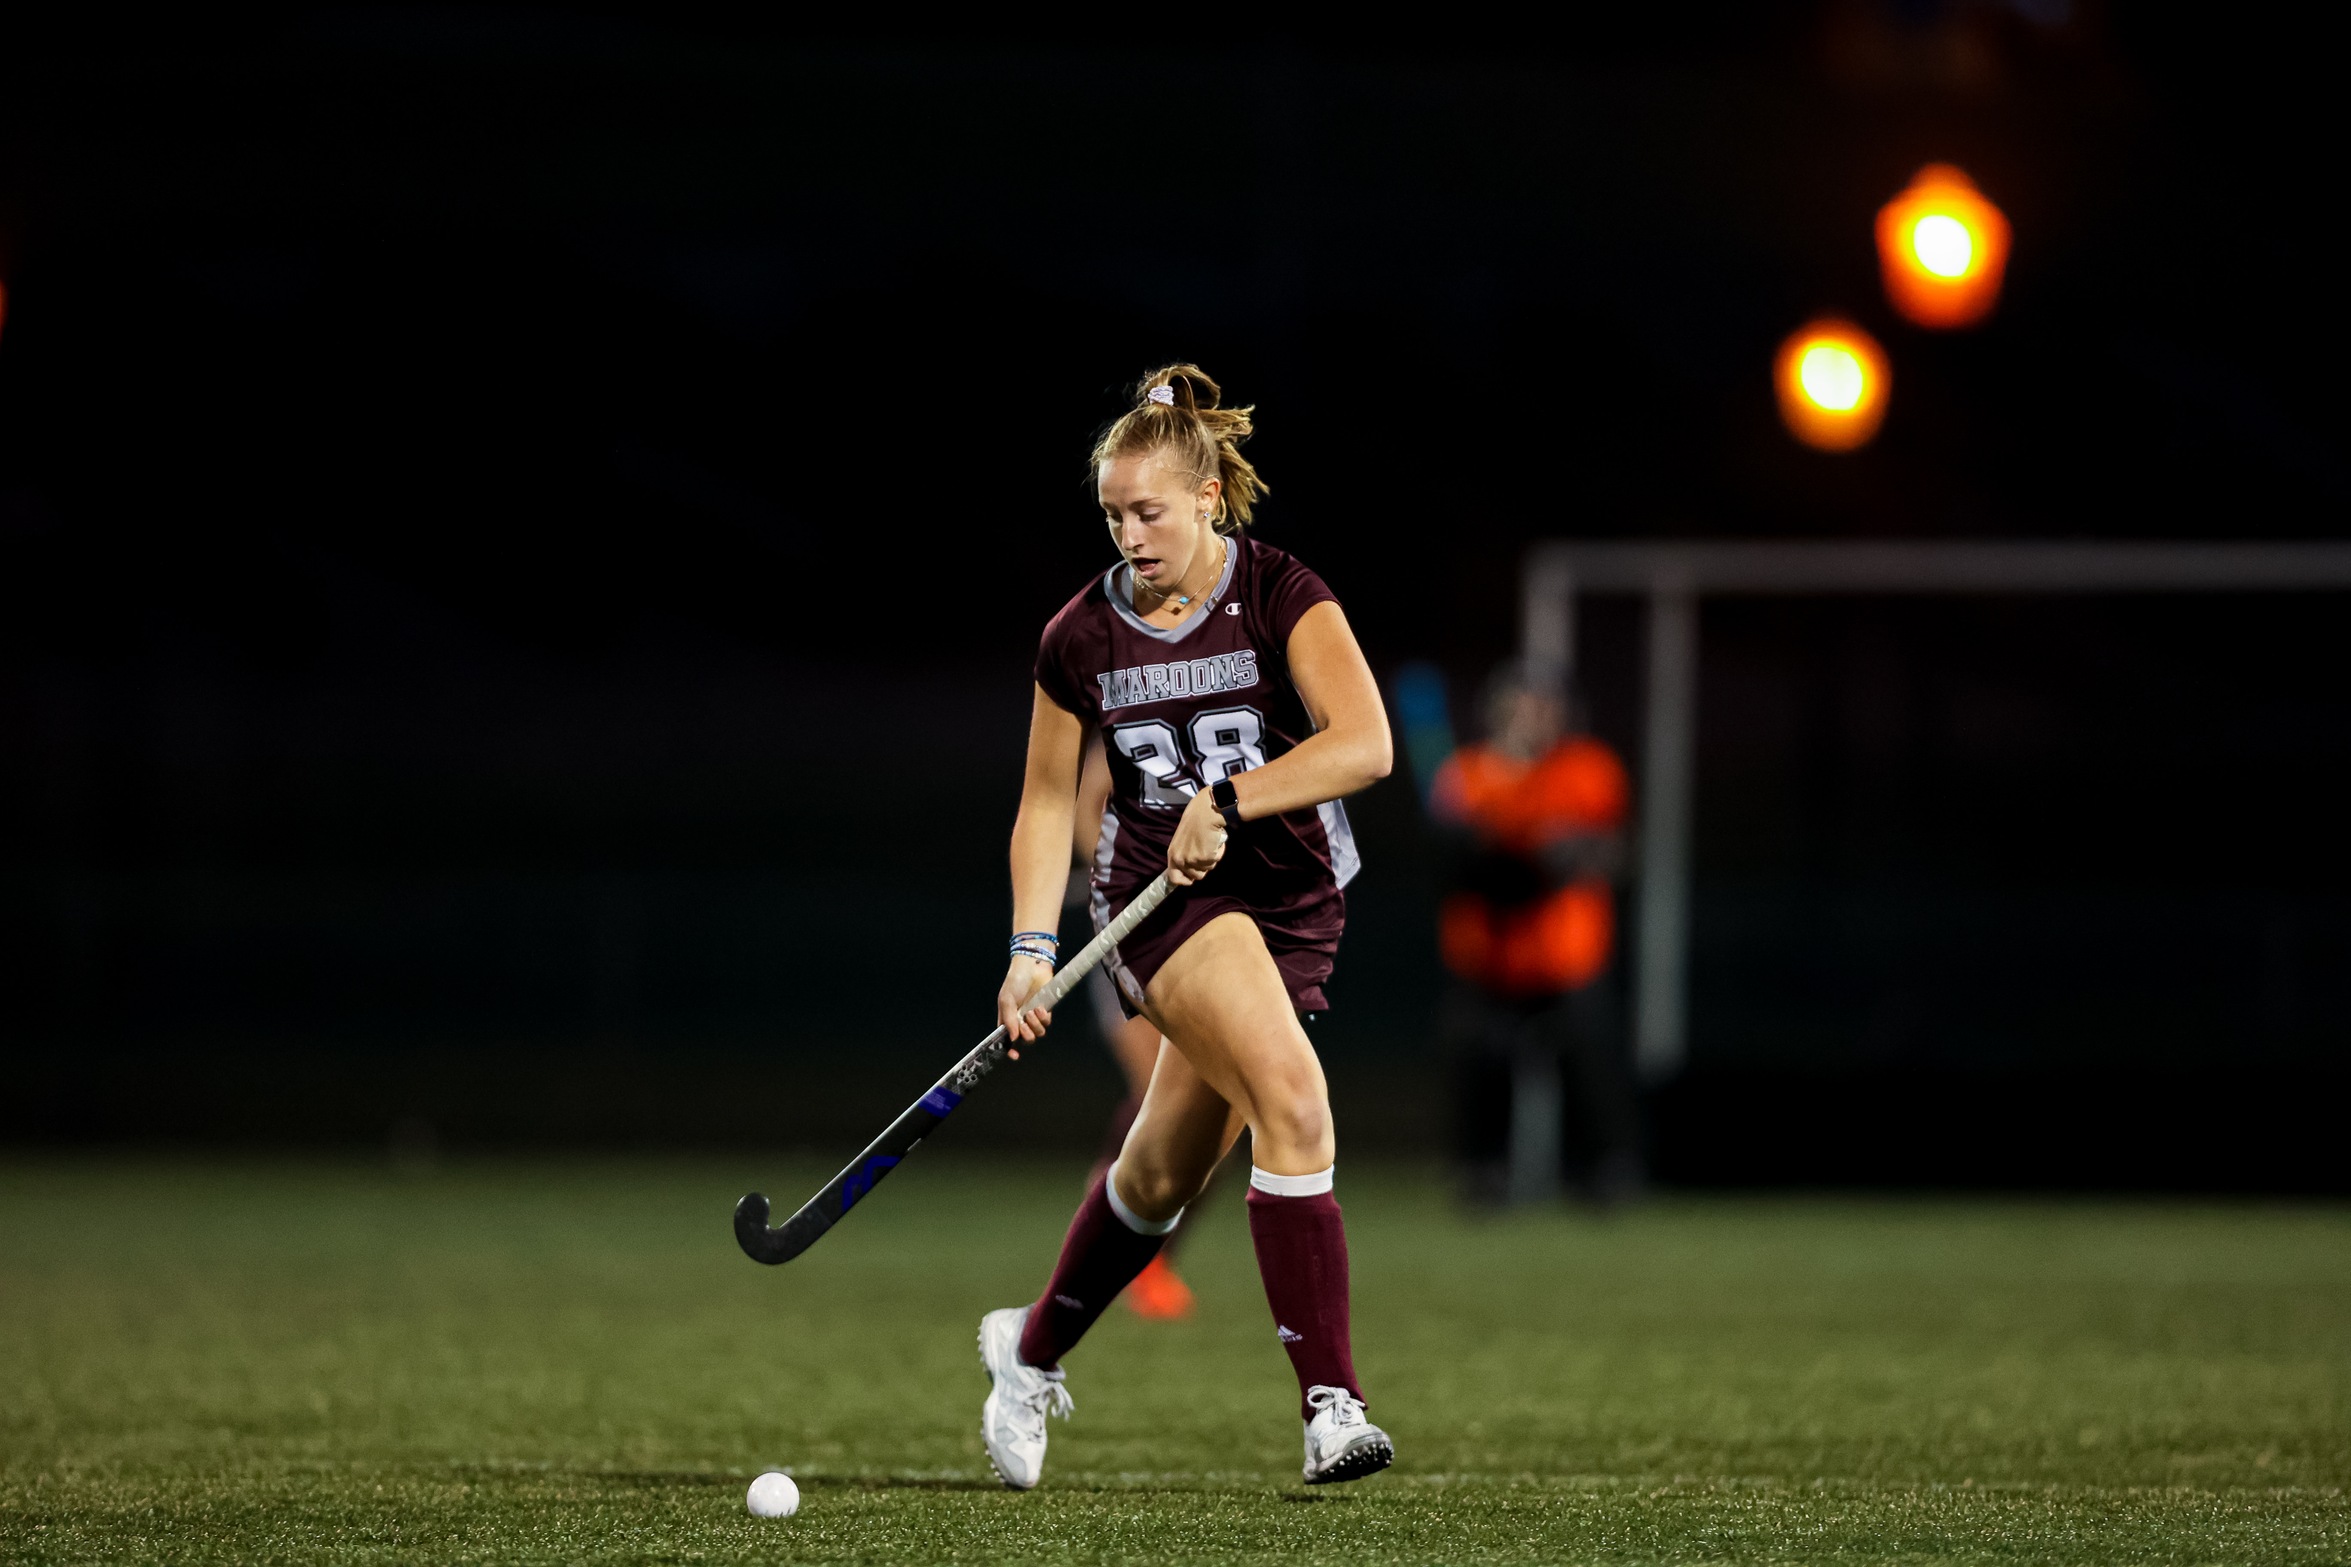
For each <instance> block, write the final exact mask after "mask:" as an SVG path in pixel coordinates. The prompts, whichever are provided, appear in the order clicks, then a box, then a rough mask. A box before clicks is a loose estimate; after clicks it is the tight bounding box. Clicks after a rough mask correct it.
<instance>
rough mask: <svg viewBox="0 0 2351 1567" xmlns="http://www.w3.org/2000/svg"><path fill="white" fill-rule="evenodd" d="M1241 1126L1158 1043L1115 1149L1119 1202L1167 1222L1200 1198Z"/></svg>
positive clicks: (1186, 1065)
mask: <svg viewBox="0 0 2351 1567" xmlns="http://www.w3.org/2000/svg"><path fill="white" fill-rule="evenodd" d="M1242 1125H1243V1122H1242V1119H1241V1112H1240V1111H1238V1110H1236V1109H1235V1108H1233V1106H1232V1105H1231V1104H1230V1103H1229V1102H1228V1101H1227V1100H1226V1099H1225V1097H1224V1095H1222V1094H1220V1093H1218V1092H1217V1091H1216V1090H1215V1089H1214V1088H1211V1087H1210V1086H1209V1085H1208V1084H1207V1083H1205V1082H1203V1081H1202V1080H1201V1077H1200V1074H1199V1073H1198V1072H1195V1071H1193V1070H1192V1064H1191V1063H1190V1062H1189V1061H1186V1060H1185V1059H1184V1057H1183V1053H1182V1052H1181V1051H1179V1050H1177V1049H1176V1048H1175V1047H1174V1046H1173V1045H1167V1044H1163V1045H1162V1046H1161V1047H1160V1051H1159V1060H1158V1062H1157V1064H1156V1065H1155V1066H1153V1068H1152V1070H1151V1086H1150V1087H1149V1088H1147V1089H1146V1090H1145V1091H1144V1093H1143V1107H1142V1109H1141V1110H1139V1111H1137V1112H1136V1114H1135V1124H1134V1125H1133V1126H1132V1127H1130V1128H1129V1129H1128V1131H1127V1140H1126V1143H1125V1145H1124V1146H1123V1147H1122V1148H1121V1149H1120V1150H1119V1155H1118V1196H1119V1200H1120V1201H1121V1202H1124V1203H1125V1204H1126V1205H1127V1206H1128V1207H1129V1208H1132V1209H1133V1210H1134V1211H1135V1212H1136V1213H1138V1214H1140V1215H1141V1216H1142V1217H1144V1218H1146V1219H1155V1220H1156V1219H1164V1218H1167V1217H1168V1216H1169V1215H1171V1214H1173V1213H1174V1212H1175V1211H1176V1210H1177V1209H1179V1208H1182V1207H1183V1206H1184V1205H1186V1204H1187V1203H1189V1202H1190V1201H1191V1200H1192V1199H1193V1198H1195V1197H1197V1196H1199V1195H1200V1193H1201V1191H1202V1190H1203V1189H1204V1188H1205V1187H1206V1186H1207V1185H1208V1178H1209V1176H1211V1175H1213V1174H1214V1173H1215V1172H1216V1166H1217V1164H1218V1162H1219V1161H1220V1160H1222V1159H1223V1158H1224V1156H1225V1155H1226V1153H1228V1152H1230V1151H1231V1149H1232V1146H1233V1144H1234V1142H1235V1141H1237V1140H1238V1139H1239V1138H1240V1135H1241V1127H1242Z"/></svg>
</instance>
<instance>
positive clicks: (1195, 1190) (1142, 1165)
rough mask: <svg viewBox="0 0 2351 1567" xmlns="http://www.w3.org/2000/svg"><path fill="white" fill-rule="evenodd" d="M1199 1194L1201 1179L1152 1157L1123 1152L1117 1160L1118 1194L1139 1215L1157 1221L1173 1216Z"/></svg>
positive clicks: (1120, 1199)
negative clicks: (1143, 1157) (1142, 1157)
mask: <svg viewBox="0 0 2351 1567" xmlns="http://www.w3.org/2000/svg"><path fill="white" fill-rule="evenodd" d="M1199 1195H1200V1183H1199V1182H1198V1181H1196V1180H1188V1179H1186V1178H1185V1176H1184V1174H1183V1173H1182V1172H1179V1171H1176V1170H1173V1169H1170V1168H1169V1167H1168V1166H1166V1165H1164V1164H1161V1163H1158V1162H1157V1161H1155V1160H1151V1159H1137V1158H1135V1157H1134V1156H1133V1155H1131V1154H1129V1155H1123V1156H1121V1157H1120V1159H1119V1161H1118V1198H1119V1201H1121V1202H1123V1203H1125V1204H1126V1205H1127V1206H1128V1207H1129V1208H1131V1209H1133V1210H1134V1212H1135V1213H1136V1215H1137V1216H1138V1217H1141V1218H1145V1219H1150V1220H1153V1221H1154V1222H1156V1221H1158V1220H1161V1219H1169V1218H1173V1217H1174V1216H1175V1214H1176V1212H1177V1210H1178V1209H1180V1208H1182V1207H1183V1206H1184V1205H1185V1204H1186V1203H1188V1202H1190V1201H1191V1200H1192V1199H1193V1198H1194V1197H1197V1196H1199Z"/></svg>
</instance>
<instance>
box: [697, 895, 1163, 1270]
mask: <svg viewBox="0 0 2351 1567" xmlns="http://www.w3.org/2000/svg"><path fill="white" fill-rule="evenodd" d="M1167 891H1168V888H1167V873H1166V872H1165V871H1162V872H1160V873H1159V877H1158V879H1157V880H1155V881H1153V882H1152V883H1151V885H1150V886H1148V887H1145V888H1144V889H1143V890H1142V891H1141V892H1139V893H1137V894H1136V895H1135V901H1134V902H1132V903H1130V904H1128V905H1127V906H1126V907H1125V908H1123V909H1121V910H1119V913H1118V918H1116V919H1114V920H1112V921H1111V922H1110V923H1109V924H1108V925H1105V926H1104V927H1103V928H1102V933H1101V934H1100V935H1098V936H1096V937H1095V938H1094V939H1093V940H1092V941H1089V942H1087V943H1086V944H1085V946H1084V947H1082V948H1081V949H1079V952H1078V955H1077V956H1076V957H1074V958H1071V959H1070V960H1069V961H1068V962H1067V963H1064V964H1063V965H1062V966H1061V968H1060V969H1059V971H1058V972H1056V973H1055V974H1054V976H1053V977H1052V978H1051V979H1049V980H1047V981H1045V983H1044V984H1043V985H1042V986H1041V987H1039V988H1038V990H1037V992H1036V994H1034V995H1032V996H1030V997H1029V999H1028V1000H1026V1001H1024V1002H1022V1003H1021V1008H1020V1010H1021V1014H1022V1015H1023V1016H1026V1015H1028V1014H1029V1013H1031V1012H1049V1011H1051V1010H1052V1009H1053V1008H1054V1007H1055V1006H1056V1005H1057V1004H1059V1002H1060V1001H1061V998H1062V997H1064V996H1066V995H1068V994H1069V993H1070V991H1071V990H1072V989H1074V988H1075V987H1076V985H1077V983H1078V981H1079V980H1081V979H1084V978H1085V977H1086V975H1087V974H1088V973H1090V972H1092V970H1093V967H1094V965H1095V964H1097V963H1099V962H1101V961H1102V958H1103V955H1104V954H1105V953H1107V952H1109V951H1110V949H1111V948H1112V947H1115V946H1117V945H1118V944H1119V942H1120V941H1121V940H1123V939H1124V938H1125V937H1126V936H1127V935H1128V934H1129V933H1131V932H1132V931H1133V930H1134V928H1135V927H1136V926H1137V925H1140V924H1142V923H1143V921H1144V920H1146V919H1148V918H1149V917H1150V915H1151V911H1152V910H1153V909H1156V908H1158V907H1159V905H1160V903H1161V902H1162V901H1164V900H1165V899H1166V897H1167ZM1010 1048H1011V1037H1010V1034H1009V1031H1008V1030H1006V1029H1005V1028H1004V1027H1003V1026H1002V1025H1001V1024H999V1025H998V1026H997V1029H996V1032H994V1033H993V1034H990V1035H989V1036H988V1037H987V1038H985V1039H983V1040H981V1041H980V1042H979V1043H978V1044H977V1045H974V1046H973V1047H972V1050H971V1053H970V1054H969V1055H967V1056H965V1057H964V1058H963V1059H962V1060H961V1061H958V1062H957V1063H955V1068H954V1070H953V1071H951V1072H949V1073H948V1074H947V1075H946V1076H945V1077H942V1078H940V1079H939V1080H938V1081H937V1082H936V1083H933V1084H932V1085H931V1091H930V1092H929V1093H927V1094H925V1095H923V1096H922V1097H921V1098H920V1099H917V1100H916V1101H915V1102H914V1103H912V1104H910V1105H908V1106H907V1107H906V1111H905V1113H904V1114H902V1115H900V1116H899V1117H898V1119H897V1120H895V1121H892V1122H891V1123H890V1129H889V1130H888V1131H886V1132H884V1133H882V1135H881V1136H879V1137H877V1138H875V1139H874V1140H873V1142H872V1143H871V1144H869V1145H868V1146H867V1148H866V1150H865V1152H863V1153H861V1154H859V1155H858V1156H857V1157H856V1158H854V1159H852V1160H850V1161H849V1167H848V1168H847V1169H845V1170H843V1171H842V1172H841V1173H840V1174H838V1175H836V1176H834V1177H833V1178H832V1180H831V1181H829V1182H828V1183H826V1185H825V1189H824V1190H823V1191H821V1192H818V1193H817V1194H816V1195H815V1196H814V1197H811V1198H809V1199H808V1200H807V1201H806V1202H804V1203H802V1204H801V1205H800V1211H799V1212H798V1213H795V1214H793V1215H792V1216H791V1217H790V1218H789V1219H786V1220H785V1221H784V1222H783V1223H782V1224H781V1225H779V1226H776V1227H774V1228H770V1227H769V1225H768V1222H767V1211H768V1210H767V1199H766V1198H765V1197H763V1196H761V1195H760V1194H759V1193H757V1192H753V1193H751V1194H750V1195H749V1196H747V1197H745V1198H744V1199H743V1200H742V1201H741V1202H739V1203H737V1204H735V1239H736V1240H737V1241H739V1242H741V1243H742V1247H743V1251H744V1253H745V1255H747V1256H749V1257H750V1259H751V1260H752V1261H753V1262H767V1263H777V1262H790V1261H791V1260H792V1259H793V1258H794V1257H797V1256H799V1255H800V1254H801V1253H802V1252H804V1251H806V1250H807V1249H808V1248H809V1247H811V1246H813V1245H815V1244H816V1242H817V1239H818V1237H820V1236H822V1235H823V1234H824V1232H825V1231H827V1230H829V1229H831V1228H832V1227H833V1226H834V1224H836V1223H837V1222H839V1220H840V1217H841V1215H843V1214H845V1213H847V1212H848V1211H849V1210H850V1209H851V1208H852V1207H854V1206H856V1204H857V1203H858V1201H859V1200H860V1199H862V1198H863V1197H864V1196H865V1195H866V1193H868V1192H870V1191H872V1190H873V1189H874V1188H875V1187H876V1186H879V1185H880V1184H881V1183H882V1177H883V1176H885V1175H888V1174H889V1173H890V1172H891V1171H892V1170H894V1169H896V1168H897V1166H898V1161H899V1160H901V1159H903V1158H905V1157H906V1156H907V1155H908V1154H910V1153H912V1152H914V1149H915V1145H916V1144H918V1143H920V1142H921V1141H922V1140H923V1139H924V1138H925V1137H928V1136H929V1135H930V1134H931V1129H932V1128H933V1127H935V1126H937V1125H938V1124H939V1123H940V1122H941V1121H944V1120H946V1119H947V1117H948V1116H950V1115H952V1114H954V1113H955V1107H956V1106H957V1105H959V1104H961V1103H963V1096H964V1095H966V1094H968V1093H970V1092H971V1091H972V1089H973V1088H975V1087H977V1086H978V1085H979V1081H980V1079H981V1078H983V1077H986V1076H987V1075H988V1074H989V1073H990V1072H993V1071H995V1070H996V1068H997V1067H998V1066H999V1065H1001V1064H1002V1063H1003V1060H1004V1053H1005V1051H1006V1050H1008V1049H1010Z"/></svg>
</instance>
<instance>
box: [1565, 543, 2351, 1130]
mask: <svg viewBox="0 0 2351 1567" xmlns="http://www.w3.org/2000/svg"><path fill="white" fill-rule="evenodd" d="M1521 583H1522V593H1523V599H1522V605H1521V623H1520V634H1519V648H1520V654H1521V656H1522V657H1523V658H1524V659H1525V660H1526V661H1527V662H1528V663H1529V664H1530V665H1531V666H1533V667H1534V668H1536V669H1538V670H1542V671H1546V672H1548V673H1550V674H1552V675H1553V676H1555V677H1557V678H1559V679H1562V680H1565V679H1568V678H1570V677H1572V676H1573V674H1574V673H1575V663H1576V659H1575V640H1576V619H1577V616H1576V610H1577V603H1578V600H1579V599H1580V598H1581V597H1583V596H1585V595H1589V594H1617V595H1630V596H1633V597H1637V598H1640V599H1641V600H1643V601H1644V605H1645V611H1646V622H1647V634H1646V638H1645V641H1646V659H1645V669H1644V672H1643V677H1642V699H1641V742H1640V750H1639V754H1640V771H1639V777H1638V780H1637V787H1638V791H1639V797H1638V803H1637V807H1636V811H1637V817H1638V820H1637V822H1636V829H1637V832H1638V838H1639V846H1640V855H1639V863H1638V865H1637V866H1636V868H1635V873H1634V919H1633V952H1632V954H1631V956H1632V977H1633V1059H1634V1063H1635V1065H1636V1067H1637V1068H1638V1070H1639V1072H1640V1075H1641V1077H1642V1079H1643V1080H1644V1081H1646V1082H1649V1083H1653V1084H1654V1083H1662V1082H1664V1081H1666V1080H1667V1079H1669V1078H1671V1077H1673V1076H1674V1074H1676V1073H1677V1072H1679V1071H1680V1070H1681V1068H1682V1065H1683V1062H1684V1060H1685V1059H1686V1058H1687V1056H1688V1053H1689V1029H1688V1017H1687V1008H1688V1001H1687V998H1688V989H1689V973H1688V969H1689V940H1690V885H1691V866H1690V854H1691V843H1690V836H1691V830H1692V820H1693V817H1692V806H1693V804H1694V801H1695V798H1696V791H1697V740H1698V722H1697V720H1698V676H1699V659H1698V649H1699V641H1698V617H1699V609H1700V606H1701V605H1702V603H1703V602H1704V601H1705V600H1706V599H1707V598H1709V597H1724V596H1734V595H1735V596H1742V597H1755V596H1766V595H1782V596H1804V597H1814V596H1822V595H1839V596H1843V595H1872V596H1910V595H1952V594H1984V595H2021V596H2038V595H2045V594H2110V593H2200V592H2201V593H2293V592H2342V591H2345V590H2351V544H2347V543H2333V542H2314V543H2295V542H2267V543H2220V542H2158V541H2146V542H2113V543H2095V542H2070V541H2069V542H2062V543H2059V542H2049V543H2040V542H2024V541H2016V542H2003V541H1960V540H1952V541H1935V542H1905V543H1861V542H1844V541H1838V540H1782V541H1759V542H1743V541H1730V540H1689V541H1671V542H1669V541H1658V542H1654V543H1650V542H1634V541H1621V542H1589V543H1587V542H1570V541H1554V542H1548V543H1543V544H1538V545H1536V546H1535V547H1534V549H1533V550H1531V551H1530V552H1529V553H1528V555H1527V559H1526V566H1525V570H1524V573H1523V575H1522V578H1521Z"/></svg>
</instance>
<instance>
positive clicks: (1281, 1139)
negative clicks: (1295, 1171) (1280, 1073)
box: [1256, 1078, 1332, 1154]
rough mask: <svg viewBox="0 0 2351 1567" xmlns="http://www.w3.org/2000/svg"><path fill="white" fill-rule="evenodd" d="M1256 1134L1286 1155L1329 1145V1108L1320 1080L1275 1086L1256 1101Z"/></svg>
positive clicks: (1302, 1152)
mask: <svg viewBox="0 0 2351 1567" xmlns="http://www.w3.org/2000/svg"><path fill="white" fill-rule="evenodd" d="M1256 1135H1257V1136H1258V1137H1259V1138H1261V1139H1263V1140H1264V1141H1265V1142H1267V1143H1269V1144H1271V1145H1273V1146H1274V1147H1278V1148H1280V1149H1282V1150H1284V1151H1285V1153H1293V1154H1308V1153H1311V1152H1313V1151H1314V1150H1317V1149H1327V1148H1328V1147H1330V1145H1331V1141H1332V1136H1331V1105H1330V1100H1329V1099H1328V1098H1327V1097H1326V1096H1325V1094H1324V1092H1323V1086H1322V1083H1321V1080H1320V1079H1319V1078H1315V1079H1310V1080H1301V1081H1298V1082H1295V1083H1284V1084H1281V1085H1278V1087H1277V1089H1276V1091H1275V1092H1272V1093H1267V1094H1261V1095H1260V1096H1259V1097H1258V1101H1257V1124H1256Z"/></svg>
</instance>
